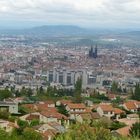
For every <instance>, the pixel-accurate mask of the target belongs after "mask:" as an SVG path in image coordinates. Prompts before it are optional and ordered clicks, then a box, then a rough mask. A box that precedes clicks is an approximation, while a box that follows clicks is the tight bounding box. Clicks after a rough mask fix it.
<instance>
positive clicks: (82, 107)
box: [68, 103, 86, 109]
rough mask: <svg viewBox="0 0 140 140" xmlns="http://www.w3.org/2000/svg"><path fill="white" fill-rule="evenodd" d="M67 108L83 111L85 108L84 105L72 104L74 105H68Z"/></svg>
mask: <svg viewBox="0 0 140 140" xmlns="http://www.w3.org/2000/svg"><path fill="white" fill-rule="evenodd" d="M68 107H69V108H70V109H85V108H86V106H85V105H84V104H74V103H70V104H68Z"/></svg>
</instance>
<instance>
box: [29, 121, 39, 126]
mask: <svg viewBox="0 0 140 140" xmlns="http://www.w3.org/2000/svg"><path fill="white" fill-rule="evenodd" d="M36 125H39V120H37V119H34V120H32V121H31V123H30V127H33V126H36Z"/></svg>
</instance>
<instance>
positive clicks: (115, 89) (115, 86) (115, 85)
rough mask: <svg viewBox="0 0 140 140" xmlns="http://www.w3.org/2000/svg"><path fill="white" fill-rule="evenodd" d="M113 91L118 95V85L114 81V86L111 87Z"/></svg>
mask: <svg viewBox="0 0 140 140" xmlns="http://www.w3.org/2000/svg"><path fill="white" fill-rule="evenodd" d="M111 91H112V92H114V93H116V92H118V83H117V82H115V81H113V83H112V85H111Z"/></svg>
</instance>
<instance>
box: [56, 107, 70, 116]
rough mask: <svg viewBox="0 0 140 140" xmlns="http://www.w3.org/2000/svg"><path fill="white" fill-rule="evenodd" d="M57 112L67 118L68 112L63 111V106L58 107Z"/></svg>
mask: <svg viewBox="0 0 140 140" xmlns="http://www.w3.org/2000/svg"><path fill="white" fill-rule="evenodd" d="M57 109H58V112H59V113H61V114H64V115H65V116H69V114H68V111H67V110H66V109H65V106H64V105H60V106H58V107H57Z"/></svg>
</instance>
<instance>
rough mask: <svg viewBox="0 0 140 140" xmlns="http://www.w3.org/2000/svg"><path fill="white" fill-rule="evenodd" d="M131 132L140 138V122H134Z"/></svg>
mask: <svg viewBox="0 0 140 140" xmlns="http://www.w3.org/2000/svg"><path fill="white" fill-rule="evenodd" d="M129 132H130V135H131V136H134V137H138V138H140V122H136V123H134V124H133V125H132V127H131V129H130V131H129Z"/></svg>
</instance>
